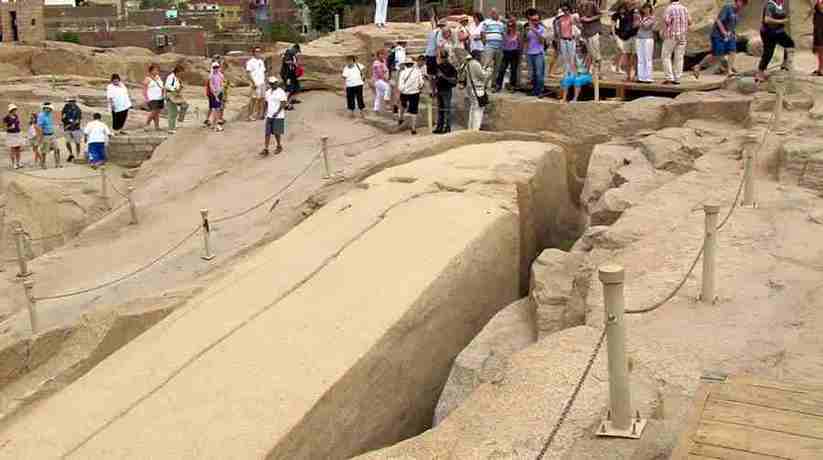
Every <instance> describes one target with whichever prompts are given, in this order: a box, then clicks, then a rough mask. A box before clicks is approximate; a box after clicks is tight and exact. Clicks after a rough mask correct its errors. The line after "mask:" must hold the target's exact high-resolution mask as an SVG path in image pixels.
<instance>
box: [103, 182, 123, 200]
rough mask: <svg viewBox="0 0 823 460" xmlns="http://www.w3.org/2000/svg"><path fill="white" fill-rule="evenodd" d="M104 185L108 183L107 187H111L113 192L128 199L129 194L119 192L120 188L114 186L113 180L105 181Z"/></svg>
mask: <svg viewBox="0 0 823 460" xmlns="http://www.w3.org/2000/svg"><path fill="white" fill-rule="evenodd" d="M106 185H108V186H109V187H111V188H112V189H114V191H115V193H117V194H118V195H120V196H122V197H123V198H125V199H126V200H128V199H129V196H128V195H126V194H125V193H123V192H121V191H120V189H118V188H117V186H116V185H114V181H109V182H107V183H106Z"/></svg>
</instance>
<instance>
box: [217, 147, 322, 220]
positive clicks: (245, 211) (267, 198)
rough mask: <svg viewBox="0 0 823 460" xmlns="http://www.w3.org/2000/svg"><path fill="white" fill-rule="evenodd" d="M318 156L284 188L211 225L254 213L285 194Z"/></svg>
mask: <svg viewBox="0 0 823 460" xmlns="http://www.w3.org/2000/svg"><path fill="white" fill-rule="evenodd" d="M320 155H321V154H319V153H318V154H316V155H315V156H314V157H313V158H312V159H311V161H310V162H309V164H307V165H306V167H305V168H303V170H302V171H300V174H298V175H296V176H294V177H293V178H292V179H291V180H290V181H289V182H288V183H287V184H286V185H285V186H283V187H281V188H280V189H279V190H277V191H276V192H274V193H272V194H271V195H269V196H267V197H266V198H265V199H263V201H261V202H259V203H257V204H255V205H254V206H252V207H250V208H248V209H245V210H243V211H240V212H237V213H234V214H231V215H228V216H224V217H220V218H218V219H210V222H211V223H213V224H219V223H220V222H226V221H228V220H232V219H236V218H238V217H242V216H245V215H246V214H248V213H250V212H252V211H254V210H256V209H258V208H260V207H261V206H263V205H264V204H266V203H268V202H269V201H271V200H273V199H275V198H277V197H278V196H280V195H282V194H283V193H285V192H286V191H287V190H288V189H289V188H291V186H292V185H294V184H295V182H297V181H298V180H299V179H300V178H301V177H303V176H305V175H306V173H308V172H309V170H310V169H311V167H312V166H314V163H316V162H317V159H318V158H320Z"/></svg>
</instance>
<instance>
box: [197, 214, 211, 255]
mask: <svg viewBox="0 0 823 460" xmlns="http://www.w3.org/2000/svg"><path fill="white" fill-rule="evenodd" d="M200 217H201V218H202V219H203V227H202V229H203V255H202V256H200V258H201V259H203V260H212V259H214V254H212V253H211V244H210V243H211V242H210V241H209V238H210V237H211V227H210V226H209V210H208V209H201V210H200Z"/></svg>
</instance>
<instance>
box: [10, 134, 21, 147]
mask: <svg viewBox="0 0 823 460" xmlns="http://www.w3.org/2000/svg"><path fill="white" fill-rule="evenodd" d="M6 146H7V147H9V148H11V149H13V148H20V147H22V146H23V135H22V134H21V133H6Z"/></svg>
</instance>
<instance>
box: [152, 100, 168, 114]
mask: <svg viewBox="0 0 823 460" xmlns="http://www.w3.org/2000/svg"><path fill="white" fill-rule="evenodd" d="M163 107H165V104H164V103H163V100H162V99H160V100H155V101H149V110H151V111H152V112H154V111H156V110H163Z"/></svg>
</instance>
